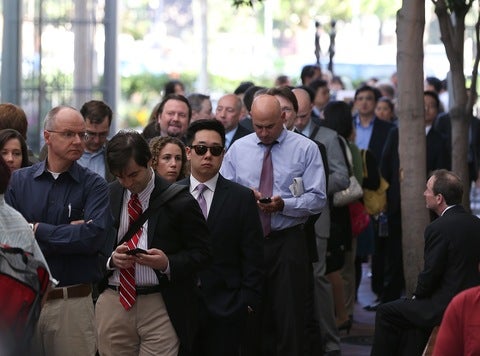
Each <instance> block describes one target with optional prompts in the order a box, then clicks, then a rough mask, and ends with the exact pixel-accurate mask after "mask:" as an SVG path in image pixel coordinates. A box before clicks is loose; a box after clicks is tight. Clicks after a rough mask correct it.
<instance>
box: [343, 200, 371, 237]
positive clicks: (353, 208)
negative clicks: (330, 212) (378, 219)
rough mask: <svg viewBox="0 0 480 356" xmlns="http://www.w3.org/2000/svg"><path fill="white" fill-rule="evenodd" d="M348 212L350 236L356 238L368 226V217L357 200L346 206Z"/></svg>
mask: <svg viewBox="0 0 480 356" xmlns="http://www.w3.org/2000/svg"><path fill="white" fill-rule="evenodd" d="M348 210H349V212H350V224H351V226H352V235H353V236H354V237H356V236H358V235H360V234H361V233H362V232H364V231H365V229H366V228H367V227H368V224H370V215H369V214H368V212H367V210H366V209H365V206H364V205H363V204H362V203H361V202H360V201H359V200H357V201H355V202H353V203H351V204H348Z"/></svg>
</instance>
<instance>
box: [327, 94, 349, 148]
mask: <svg viewBox="0 0 480 356" xmlns="http://www.w3.org/2000/svg"><path fill="white" fill-rule="evenodd" d="M323 116H324V120H323V124H324V125H325V126H326V127H328V128H330V129H332V130H335V131H336V132H337V133H338V134H339V135H340V136H342V137H343V138H345V139H346V140H348V139H349V138H350V135H351V134H352V131H353V119H352V108H351V107H350V105H348V104H347V103H346V102H344V101H342V100H340V101H331V102H329V103H328V104H327V106H325V109H324V110H323Z"/></svg>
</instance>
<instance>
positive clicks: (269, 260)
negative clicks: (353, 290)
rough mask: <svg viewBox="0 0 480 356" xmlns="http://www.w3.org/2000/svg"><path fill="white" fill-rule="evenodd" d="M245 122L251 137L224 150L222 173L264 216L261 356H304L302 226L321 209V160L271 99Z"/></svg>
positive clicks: (261, 101) (260, 101)
mask: <svg viewBox="0 0 480 356" xmlns="http://www.w3.org/2000/svg"><path fill="white" fill-rule="evenodd" d="M251 115H252V121H253V127H254V130H255V135H254V134H251V135H247V136H245V137H242V138H241V139H239V140H238V142H237V143H236V144H234V145H233V146H232V147H231V148H230V149H229V150H228V152H227V153H226V155H225V158H224V160H223V164H222V168H221V170H220V173H221V174H222V175H223V176H224V177H225V178H227V179H231V180H233V181H235V182H237V183H240V184H242V185H244V186H246V187H249V188H251V189H253V191H254V194H255V198H256V199H257V206H258V208H259V210H260V212H261V214H262V215H261V216H262V225H263V228H264V237H265V239H264V256H265V275H266V278H265V283H264V289H263V291H264V293H265V294H264V295H263V296H262V305H261V313H262V321H263V325H264V327H263V330H262V331H263V333H262V349H263V350H262V351H263V354H268V355H270V354H275V355H285V356H287V355H288V356H295V355H303V354H304V348H305V325H306V313H305V303H306V299H307V291H308V284H309V281H310V274H309V266H308V264H309V259H308V253H307V247H306V242H305V241H306V238H305V231H304V223H305V222H306V221H307V219H308V217H309V216H310V215H313V214H318V213H320V212H321V210H322V209H323V207H324V205H325V202H326V191H325V172H324V170H323V164H322V158H321V156H320V151H319V149H318V146H317V145H316V144H315V143H314V142H313V141H311V140H309V139H308V138H306V137H303V136H302V135H298V134H296V133H294V132H291V131H287V130H285V129H284V126H283V125H284V119H285V114H284V112H282V109H281V106H280V103H279V102H278V100H277V99H276V98H275V96H273V95H269V94H261V95H259V96H258V97H256V98H255V99H254V101H253V104H252V110H251ZM264 187H266V188H264ZM267 191H268V192H269V195H267V196H265V194H266V193H267ZM261 192H265V193H264V194H262V193H261ZM264 198H266V199H264Z"/></svg>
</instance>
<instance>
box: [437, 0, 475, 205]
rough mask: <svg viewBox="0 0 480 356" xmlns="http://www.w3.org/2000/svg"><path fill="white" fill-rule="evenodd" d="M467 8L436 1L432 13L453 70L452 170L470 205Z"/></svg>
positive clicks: (470, 114) (467, 203) (451, 99)
mask: <svg viewBox="0 0 480 356" xmlns="http://www.w3.org/2000/svg"><path fill="white" fill-rule="evenodd" d="M469 9H470V7H469V6H467V5H465V6H464V7H463V8H462V9H458V10H457V11H456V12H454V13H453V14H450V12H449V11H448V8H447V5H446V3H445V0H438V1H437V2H436V3H435V13H436V14H437V17H438V21H439V24H440V33H441V39H442V42H443V44H444V46H445V51H446V53H447V57H448V61H449V62H450V72H451V74H452V89H453V90H451V91H450V93H452V94H453V97H452V98H449V102H451V103H452V104H450V110H449V114H450V120H451V123H452V142H451V144H452V171H454V172H455V173H456V174H458V175H459V176H460V178H461V179H462V182H463V191H464V194H463V205H464V206H465V208H466V209H467V210H469V209H470V194H469V192H470V178H469V174H468V163H467V158H468V131H469V127H470V119H471V116H472V112H471V109H470V112H467V101H468V97H467V90H466V87H465V75H464V67H463V50H464V37H465V16H466V14H467V12H468V10H469Z"/></svg>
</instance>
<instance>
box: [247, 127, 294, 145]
mask: <svg viewBox="0 0 480 356" xmlns="http://www.w3.org/2000/svg"><path fill="white" fill-rule="evenodd" d="M287 132H291V133H293V132H292V131H288V130H287V129H286V128H285V127H284V128H283V129H282V132H281V133H280V136H278V137H277V139H276V140H275V141H276V142H277V143H280V144H281V143H282V142H283V141H284V140H285V138H286V137H287ZM296 135H297V134H296ZM255 142H256V143H257V145H263V142H262V141H260V139H259V138H258V136H257V135H256V134H255Z"/></svg>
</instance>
